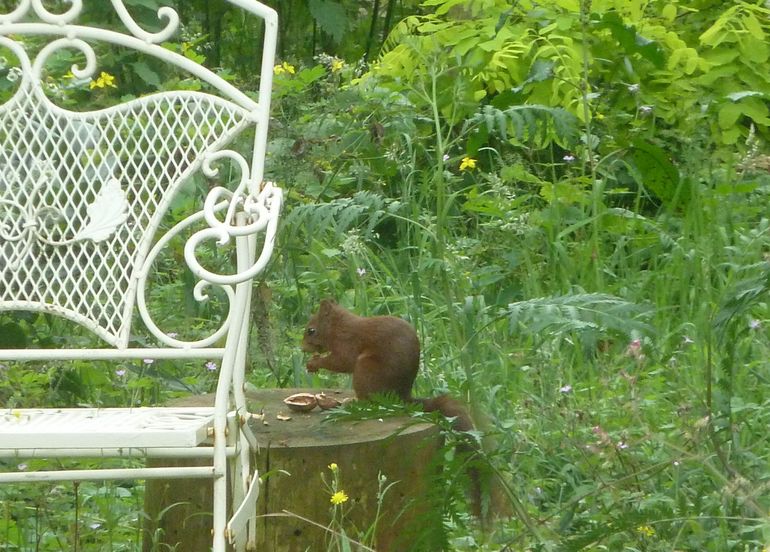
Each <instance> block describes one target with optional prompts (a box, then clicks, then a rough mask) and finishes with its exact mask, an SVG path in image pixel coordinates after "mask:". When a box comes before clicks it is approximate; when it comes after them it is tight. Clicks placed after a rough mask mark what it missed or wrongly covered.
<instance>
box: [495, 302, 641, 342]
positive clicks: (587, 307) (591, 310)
mask: <svg viewBox="0 0 770 552" xmlns="http://www.w3.org/2000/svg"><path fill="white" fill-rule="evenodd" d="M651 313H652V309H651V308H650V307H646V306H643V305H638V304H636V303H631V302H629V301H625V300H623V299H620V298H619V297H615V296H613V295H607V294H603V293H583V294H573V295H563V296H558V297H542V298H537V299H529V300H527V301H519V302H517V303H511V304H509V305H508V308H507V309H506V311H505V315H506V316H507V318H508V327H509V330H510V331H511V332H512V333H513V332H522V331H524V332H527V333H540V332H548V333H550V334H552V335H553V336H554V337H556V336H557V335H560V334H566V333H572V332H583V331H600V332H613V333H620V334H625V335H632V334H634V333H640V334H645V335H650V334H653V333H654V330H653V328H652V326H650V325H649V323H648V322H646V319H647V318H648V317H649V316H650V314H651Z"/></svg>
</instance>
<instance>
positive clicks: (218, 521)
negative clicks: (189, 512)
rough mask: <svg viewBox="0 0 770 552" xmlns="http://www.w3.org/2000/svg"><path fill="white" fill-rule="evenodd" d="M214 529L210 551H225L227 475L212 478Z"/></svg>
mask: <svg viewBox="0 0 770 552" xmlns="http://www.w3.org/2000/svg"><path fill="white" fill-rule="evenodd" d="M213 506H214V529H213V533H214V535H213V543H212V552H226V545H227V539H226V538H225V537H226V535H225V528H226V525H227V476H225V475H221V476H220V477H217V478H216V479H214V504H213Z"/></svg>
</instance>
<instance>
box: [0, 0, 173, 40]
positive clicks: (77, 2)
mask: <svg viewBox="0 0 770 552" xmlns="http://www.w3.org/2000/svg"><path fill="white" fill-rule="evenodd" d="M110 2H111V3H112V7H113V8H114V9H115V13H116V14H117V15H118V17H119V18H120V20H121V21H122V22H123V25H125V26H126V28H127V29H128V30H129V32H130V33H131V34H132V35H133V36H134V37H136V38H138V39H140V40H142V41H144V42H146V43H148V44H160V43H161V42H164V41H166V40H168V39H169V38H171V36H172V35H173V34H174V33H175V32H176V30H177V29H178V28H179V14H178V13H177V12H176V10H174V9H173V8H170V7H168V6H164V7H161V8H159V9H158V19H159V20H161V21H165V26H164V27H163V28H162V29H161V30H160V31H157V32H154V33H150V32H148V31H145V30H144V29H142V28H141V27H140V26H139V24H138V23H137V22H136V20H135V19H134V18H133V17H131V14H130V13H129V12H128V9H127V8H126V6H125V1H124V0H110ZM69 3H70V4H71V5H70V7H69V9H67V10H66V11H64V12H62V13H54V12H52V11H50V10H48V9H47V8H46V7H45V6H44V5H43V0H19V2H18V5H17V6H16V7H15V8H14V9H13V10H11V11H10V12H8V13H0V26H2V25H11V24H14V23H20V22H22V21H26V20H28V19H30V17H31V16H32V15H33V14H34V15H35V16H37V18H38V19H40V20H41V21H42V22H44V23H48V24H49V25H70V24H73V23H74V22H75V21H76V20H77V18H78V17H79V16H80V12H81V11H82V9H83V0H69Z"/></svg>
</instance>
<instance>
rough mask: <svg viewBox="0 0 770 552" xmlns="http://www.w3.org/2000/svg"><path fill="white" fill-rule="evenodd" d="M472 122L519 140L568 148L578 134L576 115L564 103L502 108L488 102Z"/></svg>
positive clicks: (472, 118) (506, 137)
mask: <svg viewBox="0 0 770 552" xmlns="http://www.w3.org/2000/svg"><path fill="white" fill-rule="evenodd" d="M469 122H470V124H471V125H485V126H486V130H487V131H488V132H489V134H496V135H498V136H500V138H502V139H503V140H508V139H509V136H510V137H512V138H515V140H516V141H517V142H519V143H523V142H528V141H529V142H534V143H535V144H537V145H539V146H540V147H543V146H545V145H547V144H549V143H550V142H552V141H553V142H556V143H557V144H559V145H560V146H563V147H566V148H569V147H571V146H572V145H574V143H575V142H576V141H577V137H578V120H577V118H576V117H575V116H574V115H573V114H572V113H570V112H569V111H567V110H565V109H563V108H561V107H548V106H545V105H515V106H511V107H509V108H507V109H504V110H503V109H497V108H496V107H493V106H491V105H485V106H484V107H483V108H482V109H481V111H480V112H478V113H477V114H476V115H474V116H473V117H471V119H470V121H469Z"/></svg>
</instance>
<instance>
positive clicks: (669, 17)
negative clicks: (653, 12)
mask: <svg viewBox="0 0 770 552" xmlns="http://www.w3.org/2000/svg"><path fill="white" fill-rule="evenodd" d="M660 15H661V16H662V17H663V19H665V20H666V21H668V22H669V23H673V22H674V20H675V19H676V4H666V5H665V6H663V9H662V10H661V12H660Z"/></svg>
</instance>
